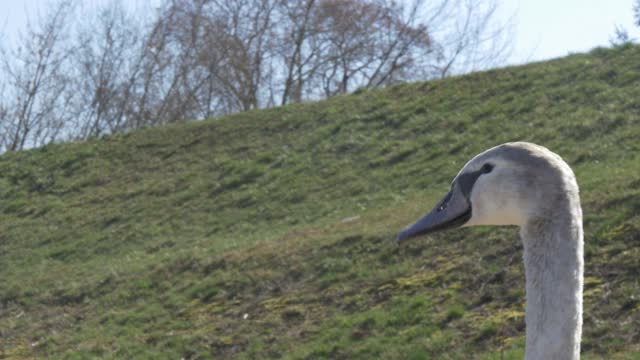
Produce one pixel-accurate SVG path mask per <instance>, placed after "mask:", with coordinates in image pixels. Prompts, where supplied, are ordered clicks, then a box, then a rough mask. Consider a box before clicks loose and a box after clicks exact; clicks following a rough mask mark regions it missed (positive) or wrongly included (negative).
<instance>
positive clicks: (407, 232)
mask: <svg viewBox="0 0 640 360" xmlns="http://www.w3.org/2000/svg"><path fill="white" fill-rule="evenodd" d="M456 184H457V183H454V185H453V186H452V188H451V191H449V192H448V193H447V195H445V197H444V198H443V199H442V200H440V202H439V203H438V205H436V207H435V208H434V209H433V210H431V212H430V213H428V214H427V215H425V216H424V217H423V218H422V219H420V220H418V221H417V222H416V223H415V224H413V225H410V226H409V227H407V228H406V229H404V230H403V231H402V232H401V233H400V234H398V237H397V238H396V240H397V241H398V242H402V241H404V240H406V239H409V238H412V237H416V236H418V235H424V234H428V233H432V232H435V231H440V230H445V229H450V228H455V227H459V226H462V225H464V224H465V223H466V222H467V221H469V219H470V218H471V204H470V203H469V200H467V197H466V196H464V194H463V191H461V190H460V186H457V185H456Z"/></svg>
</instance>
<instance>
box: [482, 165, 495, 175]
mask: <svg viewBox="0 0 640 360" xmlns="http://www.w3.org/2000/svg"><path fill="white" fill-rule="evenodd" d="M480 170H481V171H482V173H483V174H488V173H490V172H491V171H492V170H493V164H489V163H486V164H484V165H482V169H480Z"/></svg>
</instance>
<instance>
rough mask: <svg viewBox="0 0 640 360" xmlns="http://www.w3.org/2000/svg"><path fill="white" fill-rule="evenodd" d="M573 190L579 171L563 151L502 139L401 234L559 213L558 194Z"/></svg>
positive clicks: (408, 235)
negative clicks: (560, 154) (566, 161)
mask: <svg viewBox="0 0 640 360" xmlns="http://www.w3.org/2000/svg"><path fill="white" fill-rule="evenodd" d="M567 192H568V193H570V194H571V193H575V196H576V198H577V185H576V184H575V178H574V177H573V172H572V171H571V169H570V168H569V166H568V165H567V164H566V163H565V162H564V161H563V160H562V159H561V158H560V156H558V155H556V154H555V153H553V152H551V151H549V150H548V149H546V148H545V147H542V146H539V145H535V144H531V143H526V142H514V143H506V144H502V145H499V146H496V147H494V148H491V149H489V150H487V151H485V152H483V153H480V154H478V155H477V156H475V157H474V158H473V159H471V160H470V161H469V162H468V163H467V164H466V165H465V166H464V167H463V168H462V169H461V170H460V172H459V173H458V175H457V176H456V177H455V178H454V179H453V182H452V183H451V190H450V191H449V192H448V193H447V194H446V195H445V196H444V198H443V199H442V200H440V201H439V202H438V203H437V204H436V206H435V207H434V208H433V210H431V212H429V213H428V214H427V215H426V216H424V217H423V218H421V219H420V220H418V221H417V222H416V223H414V224H413V225H410V226H408V227H407V228H406V229H404V230H403V231H402V232H401V233H400V234H398V237H397V240H398V241H402V240H406V239H409V238H412V237H415V236H418V235H423V234H427V233H432V232H435V231H440V230H445V229H449V228H455V227H463V226H475V225H498V226H500V225H515V226H524V225H525V224H527V223H528V222H529V221H530V219H532V218H540V217H544V216H549V215H552V214H554V213H556V211H554V209H553V207H554V206H556V204H555V202H556V201H555V199H556V198H558V197H559V195H561V194H566V193H567Z"/></svg>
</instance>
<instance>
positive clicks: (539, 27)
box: [0, 0, 640, 64]
mask: <svg viewBox="0 0 640 360" xmlns="http://www.w3.org/2000/svg"><path fill="white" fill-rule="evenodd" d="M104 1H106V0H82V2H83V3H85V4H86V5H87V6H95V5H97V4H99V3H101V2H104ZM497 1H499V4H500V7H501V8H500V12H499V16H500V17H501V18H502V19H504V21H507V20H508V19H509V18H511V17H513V34H512V41H513V53H512V55H511V58H510V59H509V61H508V63H509V64H522V63H527V62H531V61H539V60H545V59H549V58H555V57H562V56H565V55H568V54H570V53H580V52H586V51H589V50H590V49H592V48H594V47H597V46H608V45H609V40H610V38H611V37H612V36H613V34H614V31H615V28H616V25H619V26H622V27H623V28H625V29H627V30H628V32H629V34H630V35H631V37H632V38H637V39H639V40H640V28H638V27H637V26H635V25H634V24H633V12H632V7H633V2H634V0H497ZM46 3H47V1H46V0H22V1H16V0H0V31H2V36H0V40H1V39H2V38H3V37H4V38H5V41H6V40H7V39H13V38H15V34H16V33H17V31H19V30H20V29H24V28H25V26H26V23H27V19H28V18H29V16H30V17H31V18H34V17H35V15H36V14H37V9H38V8H42V7H43V6H44V5H45V4H46ZM124 3H125V4H128V5H129V6H140V5H148V4H149V3H158V1H157V0H146V1H145V0H135V1H131V0H130V1H124ZM130 4H135V5H130Z"/></svg>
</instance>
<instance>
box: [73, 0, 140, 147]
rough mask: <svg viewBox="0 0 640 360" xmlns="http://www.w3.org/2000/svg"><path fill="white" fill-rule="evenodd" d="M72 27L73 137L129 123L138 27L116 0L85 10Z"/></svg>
mask: <svg viewBox="0 0 640 360" xmlns="http://www.w3.org/2000/svg"><path fill="white" fill-rule="evenodd" d="M82 18H83V19H85V22H84V23H82V24H80V26H79V27H78V28H77V31H76V39H75V54H74V56H73V58H72V61H71V62H72V66H73V72H74V79H75V81H74V86H73V87H72V91H73V92H74V93H75V94H76V97H75V105H76V109H77V111H76V114H77V116H76V119H75V121H76V122H77V126H76V129H77V134H75V135H76V136H78V137H81V138H87V137H90V136H100V135H102V134H104V133H115V132H118V131H121V130H124V129H126V128H127V127H128V124H127V116H126V115H127V113H126V111H125V110H126V109H129V108H131V103H130V102H131V100H132V97H131V93H132V89H133V86H134V84H135V81H134V79H135V75H136V71H137V70H138V69H137V63H136V62H135V59H136V56H135V55H136V54H135V50H136V49H137V48H138V47H139V46H140V41H141V35H140V33H141V31H140V29H139V28H138V27H137V26H136V19H134V18H133V17H131V16H130V15H129V14H127V12H126V11H125V9H124V8H123V6H122V4H121V3H120V2H116V1H113V2H111V3H108V4H106V5H104V6H103V7H100V8H98V10H97V13H87V14H85V15H84V16H83V17H82Z"/></svg>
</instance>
